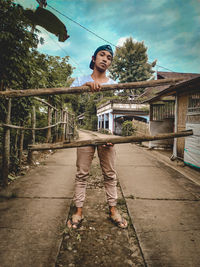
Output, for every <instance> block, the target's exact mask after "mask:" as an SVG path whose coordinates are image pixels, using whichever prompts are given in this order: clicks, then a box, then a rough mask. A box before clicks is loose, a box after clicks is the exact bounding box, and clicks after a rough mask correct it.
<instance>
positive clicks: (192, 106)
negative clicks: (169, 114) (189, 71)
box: [188, 92, 200, 114]
mask: <svg viewBox="0 0 200 267" xmlns="http://www.w3.org/2000/svg"><path fill="white" fill-rule="evenodd" d="M188 113H193V114H194V113H195V114H197V113H198V114H200V92H199V93H196V94H192V95H190V96H189V103H188Z"/></svg>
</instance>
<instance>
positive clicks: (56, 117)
mask: <svg viewBox="0 0 200 267" xmlns="http://www.w3.org/2000/svg"><path fill="white" fill-rule="evenodd" d="M54 114H55V124H56V123H57V122H58V112H57V110H55V113H54ZM58 128H59V126H58V125H57V126H56V128H55V135H56V137H55V140H56V142H58Z"/></svg>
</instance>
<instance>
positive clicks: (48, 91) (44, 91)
mask: <svg viewBox="0 0 200 267" xmlns="http://www.w3.org/2000/svg"><path fill="white" fill-rule="evenodd" d="M180 81H183V79H182V78H174V79H160V80H150V81H142V82H130V83H118V84H109V85H102V86H101V91H110V90H121V89H123V90H127V89H136V88H146V87H155V86H160V85H168V84H171V85H172V84H175V83H176V82H180ZM84 92H91V89H90V87H89V86H79V87H61V88H40V89H27V90H10V91H2V92H0V97H28V96H39V95H61V94H81V93H84Z"/></svg>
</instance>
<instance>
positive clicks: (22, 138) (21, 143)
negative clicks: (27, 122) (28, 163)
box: [19, 130, 24, 169]
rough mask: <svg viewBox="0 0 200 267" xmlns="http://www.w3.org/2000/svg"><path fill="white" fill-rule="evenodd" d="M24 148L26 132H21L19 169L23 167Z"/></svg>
mask: <svg viewBox="0 0 200 267" xmlns="http://www.w3.org/2000/svg"><path fill="white" fill-rule="evenodd" d="M23 146H24V130H21V132H20V139H19V168H20V169H21V165H22V156H23Z"/></svg>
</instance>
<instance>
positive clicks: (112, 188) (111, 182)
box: [74, 146, 117, 207]
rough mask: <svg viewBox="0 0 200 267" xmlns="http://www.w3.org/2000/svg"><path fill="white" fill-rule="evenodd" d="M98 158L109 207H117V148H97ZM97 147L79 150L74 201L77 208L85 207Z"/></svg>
mask: <svg viewBox="0 0 200 267" xmlns="http://www.w3.org/2000/svg"><path fill="white" fill-rule="evenodd" d="M97 151H98V156H99V160H100V165H101V169H102V174H103V176H104V186H105V190H106V197H107V201H108V204H109V206H116V202H117V187H116V185H117V180H116V171H115V154H116V152H115V148H114V147H102V146H97ZM94 153H95V146H88V147H80V148H77V162H76V166H77V173H76V180H75V194H74V201H75V205H76V207H83V203H84V200H85V193H86V186H87V178H88V177H89V169H90V166H91V163H92V160H93V157H94Z"/></svg>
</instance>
